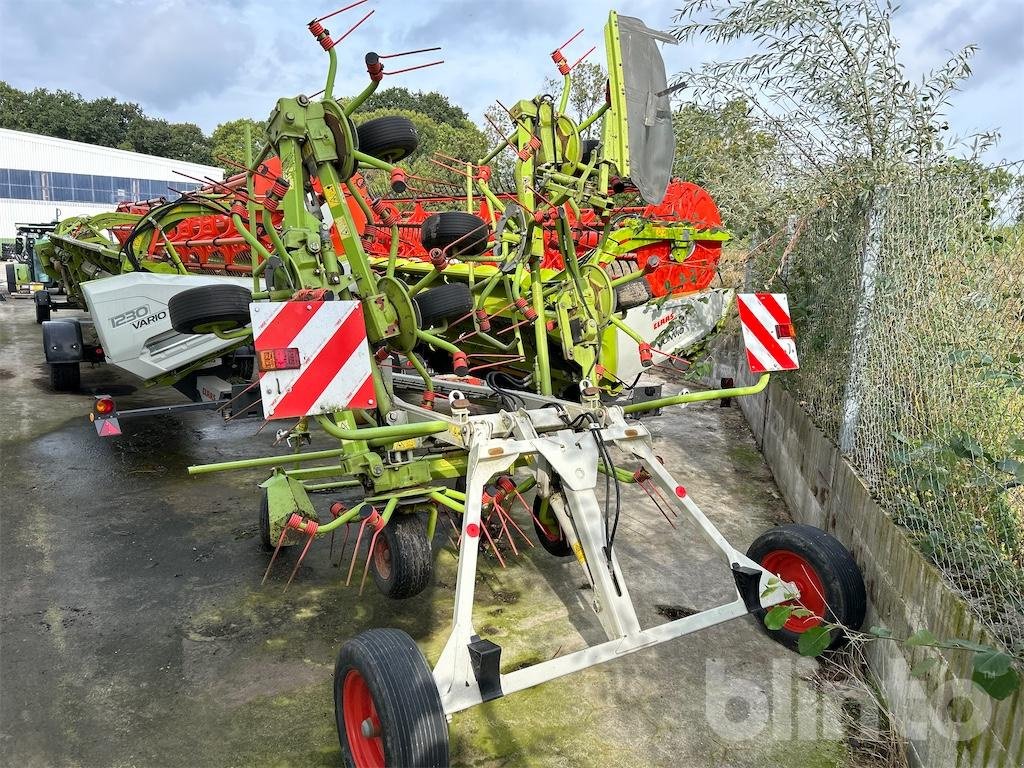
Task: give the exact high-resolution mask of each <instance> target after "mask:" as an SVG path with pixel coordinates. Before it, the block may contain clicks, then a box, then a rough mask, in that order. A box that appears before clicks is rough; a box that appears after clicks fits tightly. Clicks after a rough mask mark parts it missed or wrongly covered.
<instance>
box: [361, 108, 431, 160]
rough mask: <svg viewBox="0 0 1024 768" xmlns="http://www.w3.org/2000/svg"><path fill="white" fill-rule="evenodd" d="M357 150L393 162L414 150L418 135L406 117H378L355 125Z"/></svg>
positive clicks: (418, 141) (417, 144)
mask: <svg viewBox="0 0 1024 768" xmlns="http://www.w3.org/2000/svg"><path fill="white" fill-rule="evenodd" d="M356 133H358V134H359V151H360V152H365V153H366V154H367V155H370V156H371V157H376V158H377V159H378V160H384V161H385V162H388V163H394V162H397V161H399V160H401V159H402V158H403V157H407V156H408V155H411V154H412V153H413V152H415V151H416V147H417V146H419V143H420V137H419V134H417V133H416V126H415V125H414V124H413V122H412V120H410V119H409V118H407V117H398V116H393V117H378V118H377V119H376V120H367V121H366V122H365V123H363V124H362V125H360V126H357V127H356Z"/></svg>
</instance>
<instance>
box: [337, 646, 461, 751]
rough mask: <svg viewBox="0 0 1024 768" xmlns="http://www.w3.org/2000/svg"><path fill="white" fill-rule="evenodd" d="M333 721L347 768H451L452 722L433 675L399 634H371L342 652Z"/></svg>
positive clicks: (424, 662) (417, 650)
mask: <svg viewBox="0 0 1024 768" xmlns="http://www.w3.org/2000/svg"><path fill="white" fill-rule="evenodd" d="M334 718H335V722H336V723H337V726H338V739H339V741H340V742H341V754H342V757H343V758H344V762H345V765H346V766H348V768H384V766H389V767H390V766H394V767H395V768H399V766H410V767H411V766H416V768H447V766H448V721H447V719H446V718H445V714H444V709H443V708H442V706H441V697H440V696H439V695H438V693H437V686H436V684H435V683H434V675H433V673H432V672H431V670H430V666H429V665H428V664H427V660H426V659H425V658H424V657H423V653H422V652H421V651H420V649H419V648H418V647H417V646H416V643H415V642H413V639H412V638H411V637H409V635H407V634H406V633H405V632H403V631H402V630H400V629H369V630H366V631H365V632H361V633H360V634H358V635H356V636H355V637H353V638H352V639H351V640H349V641H348V642H347V643H345V644H344V645H343V646H341V651H340V652H339V653H338V661H337V663H336V664H335V665H334Z"/></svg>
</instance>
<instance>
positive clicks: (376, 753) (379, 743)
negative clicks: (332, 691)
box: [341, 669, 384, 768]
mask: <svg viewBox="0 0 1024 768" xmlns="http://www.w3.org/2000/svg"><path fill="white" fill-rule="evenodd" d="M341 706H342V712H343V713H344V719H345V738H346V739H348V749H349V752H351V753H352V760H353V761H354V762H355V764H356V765H357V766H359V768H384V740H383V739H382V738H381V728H380V717H379V716H378V715H377V707H375V706H374V704H373V696H372V695H371V694H370V688H369V687H368V686H367V685H366V681H365V680H364V679H363V676H362V675H361V674H359V673H358V672H357V671H356V670H354V669H350V670H349V671H348V674H347V675H345V687H344V688H343V689H342V693H341ZM367 721H369V722H368V725H369V730H370V731H371V735H370V736H365V735H363V723H365V722H367Z"/></svg>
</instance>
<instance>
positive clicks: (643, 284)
mask: <svg viewBox="0 0 1024 768" xmlns="http://www.w3.org/2000/svg"><path fill="white" fill-rule="evenodd" d="M605 269H606V270H607V271H608V276H609V277H610V278H611V279H612V280H615V279H617V278H620V277H623V276H624V275H628V274H630V273H631V272H635V271H636V262H632V261H626V260H625V259H616V260H615V261H613V262H611V263H610V264H608V266H607V267H605ZM653 297H654V292H653V291H652V290H651V286H650V285H649V284H648V283H647V280H646V279H645V278H642V277H641V278H638V279H637V280H633V281H631V282H628V283H626V284H625V285H620V286H619V287H618V288H616V289H615V308H616V309H618V310H625V309H632V308H633V307H639V306H640V305H642V304H646V303H647V302H648V301H650V300H651V299H652V298H653Z"/></svg>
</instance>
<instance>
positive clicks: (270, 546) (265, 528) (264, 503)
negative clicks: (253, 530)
mask: <svg viewBox="0 0 1024 768" xmlns="http://www.w3.org/2000/svg"><path fill="white" fill-rule="evenodd" d="M280 535H281V534H278V536H280ZM294 544H295V540H294V539H292V540H289V539H287V538H286V539H285V540H284V543H283V544H282V545H281V549H285V548H286V547H290V546H292V545H294ZM260 547H262V548H263V551H264V552H273V551H274V549H275V548H276V547H277V539H275V538H273V537H271V535H270V497H269V495H268V494H267V492H266V491H263V497H262V498H261V499H260Z"/></svg>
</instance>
